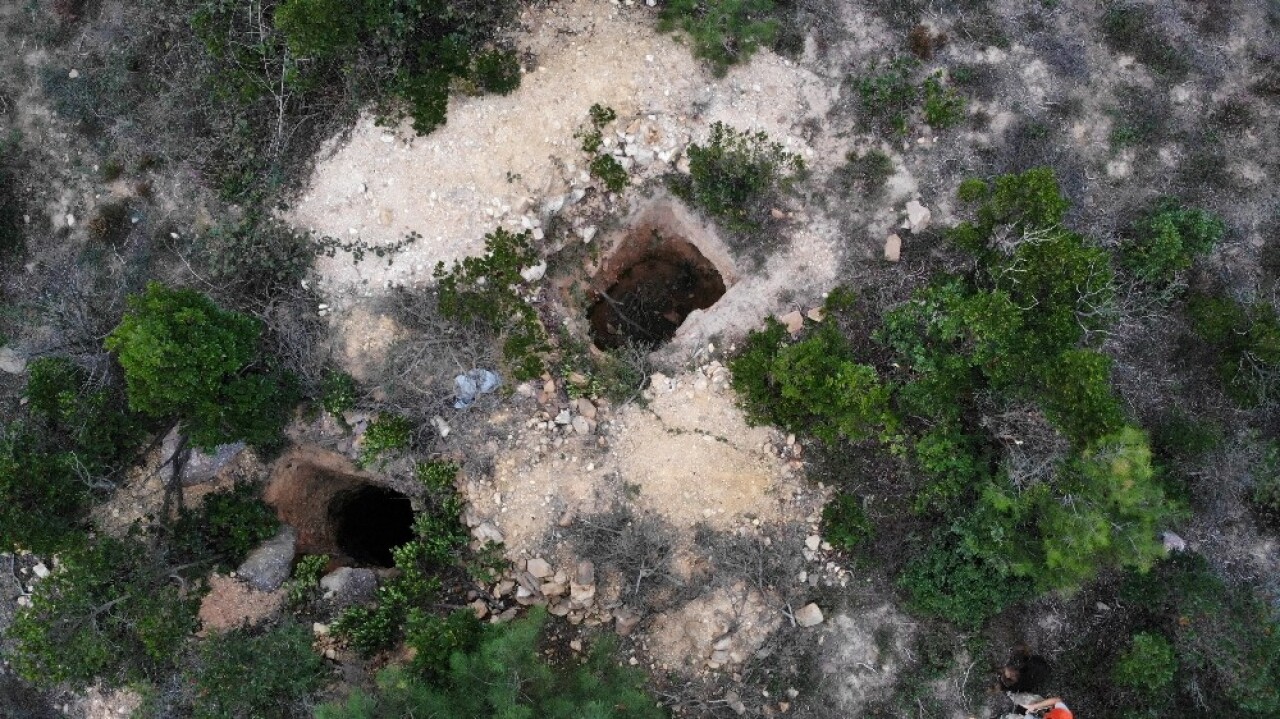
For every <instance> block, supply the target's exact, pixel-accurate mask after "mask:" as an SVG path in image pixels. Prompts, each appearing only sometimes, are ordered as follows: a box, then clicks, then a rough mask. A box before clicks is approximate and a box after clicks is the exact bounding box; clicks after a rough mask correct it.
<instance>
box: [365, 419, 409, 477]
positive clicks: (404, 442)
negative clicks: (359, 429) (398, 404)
mask: <svg viewBox="0 0 1280 719" xmlns="http://www.w3.org/2000/svg"><path fill="white" fill-rule="evenodd" d="M412 442H413V423H411V422H410V421H409V420H408V419H406V418H405V417H401V416H400V415H398V414H388V413H385V412H384V413H381V414H379V415H378V416H377V417H375V418H374V419H373V421H372V422H370V423H369V427H368V429H366V430H365V432H364V436H363V437H362V438H361V439H360V456H359V457H358V458H357V459H356V466H358V467H370V466H372V465H373V463H374V461H376V460H377V459H378V458H379V457H382V456H383V455H384V454H386V453H388V452H396V451H399V450H404V449H408V448H409V445H410V444H411V443H412Z"/></svg>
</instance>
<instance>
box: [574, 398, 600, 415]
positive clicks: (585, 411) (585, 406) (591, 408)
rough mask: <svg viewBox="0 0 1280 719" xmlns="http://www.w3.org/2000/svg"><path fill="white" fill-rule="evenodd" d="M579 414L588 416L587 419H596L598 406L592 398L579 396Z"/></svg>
mask: <svg viewBox="0 0 1280 719" xmlns="http://www.w3.org/2000/svg"><path fill="white" fill-rule="evenodd" d="M578 414H580V415H582V416H583V417H586V418H587V419H595V418H596V406H595V405H594V404H592V403H591V400H589V399H587V398H586V397H579V398H578Z"/></svg>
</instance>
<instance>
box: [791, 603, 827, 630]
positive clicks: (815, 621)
mask: <svg viewBox="0 0 1280 719" xmlns="http://www.w3.org/2000/svg"><path fill="white" fill-rule="evenodd" d="M821 623H822V610H821V609H819V608H818V605H817V604H814V603H812V602H810V603H808V604H806V605H804V606H803V607H801V608H800V611H798V612H796V624H799V625H800V626H802V627H816V626H818V625H819V624H821Z"/></svg>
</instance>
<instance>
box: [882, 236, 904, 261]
mask: <svg viewBox="0 0 1280 719" xmlns="http://www.w3.org/2000/svg"><path fill="white" fill-rule="evenodd" d="M884 258H885V259H886V260H888V261H889V262H897V261H898V260H900V259H902V238H901V237H898V235H897V234H896V233H895V234H892V235H889V239H887V240H885V241H884Z"/></svg>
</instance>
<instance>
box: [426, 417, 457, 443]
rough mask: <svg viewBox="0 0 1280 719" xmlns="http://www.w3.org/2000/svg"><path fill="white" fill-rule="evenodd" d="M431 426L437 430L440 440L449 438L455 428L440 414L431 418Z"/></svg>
mask: <svg viewBox="0 0 1280 719" xmlns="http://www.w3.org/2000/svg"><path fill="white" fill-rule="evenodd" d="M431 426H432V427H434V428H435V430H436V434H438V435H440V439H444V438H445V437H448V436H449V433H450V432H452V431H453V428H452V427H450V426H449V423H448V422H446V421H444V417H441V416H440V415H438V414H437V415H435V416H433V417H432V418H431Z"/></svg>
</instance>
